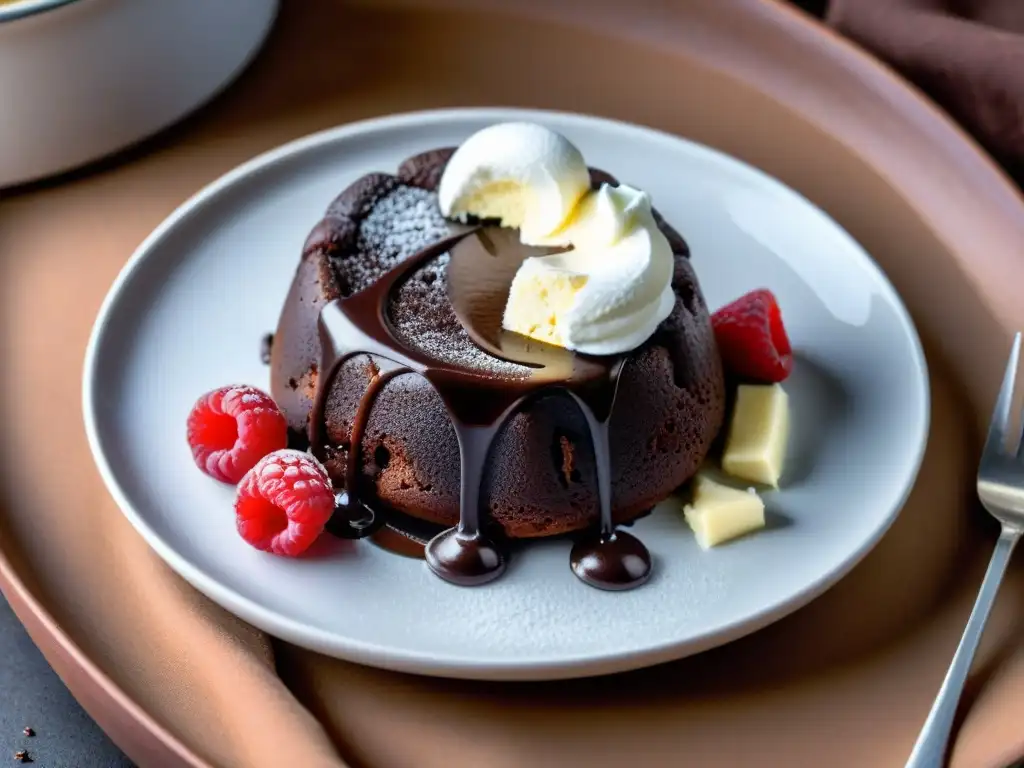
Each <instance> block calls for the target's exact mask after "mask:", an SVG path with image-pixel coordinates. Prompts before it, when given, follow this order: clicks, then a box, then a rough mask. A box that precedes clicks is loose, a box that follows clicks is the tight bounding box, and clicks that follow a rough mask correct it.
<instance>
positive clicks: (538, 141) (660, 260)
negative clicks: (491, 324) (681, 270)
mask: <svg viewBox="0 0 1024 768" xmlns="http://www.w3.org/2000/svg"><path fill="white" fill-rule="evenodd" d="M439 199H440V204H441V212H442V213H443V214H444V215H446V216H451V217H455V218H463V219H464V218H465V217H466V216H468V215H472V216H476V217H479V218H487V219H498V220H500V221H501V223H502V225H503V226H507V227H519V231H520V239H521V240H522V242H524V243H527V244H530V245H569V246H572V249H571V250H569V251H566V252H565V253H559V254H555V255H552V256H538V257H534V258H530V259H527V260H526V261H524V262H523V264H522V266H521V267H520V268H519V271H518V272H517V273H516V275H515V278H514V279H513V281H512V287H511V290H510V291H509V298H508V303H507V304H506V306H505V313H504V318H503V321H502V325H503V326H504V327H505V328H506V329H507V330H510V331H514V332H516V333H521V334H523V335H524V336H529V337H531V338H534V339H538V340H540V341H544V342H547V343H549V344H555V345H558V346H561V347H566V348H568V349H572V350H575V351H577V352H581V353H584V354H591V355H613V354H619V353H622V352H628V351H629V350H632V349H635V348H636V347H638V346H640V345H641V344H643V343H644V342H645V341H646V340H647V339H648V338H650V336H651V335H652V334H653V333H654V331H655V330H656V329H657V327H658V325H659V324H660V323H661V322H662V321H663V320H664V319H665V318H666V317H668V316H669V314H671V312H672V309H673V307H674V306H675V298H676V297H675V293H674V292H673V291H672V285H671V283H672V272H673V268H674V263H673V255H672V249H671V246H670V245H669V243H668V240H667V239H666V238H665V236H664V235H663V234H662V232H661V230H659V229H658V226H657V224H656V223H655V221H654V214H653V212H652V209H651V200H650V197H649V196H648V195H647V193H645V192H642V191H641V190H638V189H634V188H633V187H629V186H626V185H619V186H612V185H609V184H603V185H602V186H601V188H600V189H598V190H596V191H592V190H591V189H590V174H589V171H588V170H587V167H586V164H585V162H584V161H583V155H582V154H581V153H580V151H579V150H578V149H577V148H576V147H575V146H574V145H573V144H572V143H570V142H569V140H568V139H566V138H565V137H564V136H561V135H560V134H558V133H555V132H554V131H551V130H549V129H547V128H544V127H543V126H539V125H533V124H528V123H501V124H498V125H494V126H491V127H489V128H485V129H484V130H482V131H480V132H478V133H476V134H474V135H473V136H471V137H470V138H469V139H468V140H467V141H466V142H465V143H464V144H463V145H462V146H461V147H460V148H459V149H458V150H457V151H456V152H455V154H454V155H453V156H452V159H451V161H450V162H449V164H448V167H447V168H446V169H445V172H444V175H443V176H442V178H441V184H440V189H439Z"/></svg>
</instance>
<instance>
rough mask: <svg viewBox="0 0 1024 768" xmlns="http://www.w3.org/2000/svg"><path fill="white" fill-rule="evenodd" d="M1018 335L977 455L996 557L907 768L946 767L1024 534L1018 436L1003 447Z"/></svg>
mask: <svg viewBox="0 0 1024 768" xmlns="http://www.w3.org/2000/svg"><path fill="white" fill-rule="evenodd" d="M1020 342H1021V335H1020V333H1018V334H1017V335H1016V336H1015V337H1014V339H1013V349H1012V350H1011V351H1010V360H1009V362H1008V363H1007V364H1006V373H1005V374H1004V375H1003V386H1002V387H1001V388H1000V390H999V399H998V400H996V407H995V412H994V413H993V414H992V423H991V424H989V428H988V439H987V440H986V441H985V450H984V451H983V452H982V454H981V465H980V466H979V467H978V498H980V499H981V503H982V505H983V506H984V507H985V509H987V510H988V511H989V512H990V513H991V515H992V516H993V517H994V518H995V519H996V520H998V521H999V523H1000V525H1001V526H1002V530H1001V531H1000V533H999V540H998V541H997V542H996V549H995V552H993V553H992V559H991V560H990V561H989V564H988V570H987V571H986V572H985V580H984V581H983V582H982V583H981V591H980V592H979V593H978V599H977V601H976V602H975V603H974V609H973V610H972V611H971V618H970V619H968V621H967V628H966V629H965V630H964V634H963V637H962V638H960V645H959V646H957V649H956V654H955V655H954V656H953V662H952V664H950V665H949V671H948V672H946V679H945V680H943V681H942V687H941V688H940V689H939V695H938V696H936V697H935V703H934V704H932V711H931V712H929V713H928V719H927V720H925V723H924V727H923V728H922V729H921V734H920V736H918V737H917V743H916V744H914V751H913V752H911V754H910V760H908V761H907V766H906V768H940V766H942V765H943V764H944V763H945V759H946V752H947V750H948V748H949V736H950V733H951V731H952V730H953V718H954V717H955V715H956V709H957V703H958V702H959V700H960V694H961V693H962V692H963V688H964V682H965V681H966V680H967V673H968V672H969V671H970V668H971V661H972V660H973V659H974V653H975V651H976V650H977V649H978V641H979V640H981V634H982V632H983V631H984V630H985V622H986V621H987V620H988V615H989V613H990V612H991V610H992V604H993V603H994V602H995V599H996V593H997V592H998V591H999V585H1000V584H1001V583H1002V581H1003V574H1004V573H1006V565H1007V563H1009V562H1010V554H1011V553H1012V552H1013V548H1014V547H1015V546H1016V545H1017V542H1018V541H1019V540H1020V537H1021V534H1022V533H1024V442H1022V441H1021V434H1020V432H1018V434H1017V435H1016V438H1015V439H1014V441H1013V444H1012V445H1011V446H1009V447H1008V446H1007V442H1008V437H1009V429H1010V411H1011V405H1012V402H1013V384H1014V379H1016V377H1017V363H1018V362H1019V360H1020Z"/></svg>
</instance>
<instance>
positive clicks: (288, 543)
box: [235, 449, 334, 557]
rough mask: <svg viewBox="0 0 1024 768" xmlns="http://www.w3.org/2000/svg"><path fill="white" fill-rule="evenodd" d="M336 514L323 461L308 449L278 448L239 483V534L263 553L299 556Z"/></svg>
mask: <svg viewBox="0 0 1024 768" xmlns="http://www.w3.org/2000/svg"><path fill="white" fill-rule="evenodd" d="M333 512H334V492H333V491H332V490H331V480H330V478H329V477H328V476H327V470H326V469H324V466H323V464H321V463H320V462H319V461H317V460H316V459H315V458H313V457H312V456H310V455H309V454H308V453H303V452H301V451H294V450H287V449H286V450H282V451H274V452H273V453H271V454H269V455H268V456H264V457H263V458H262V459H260V460H259V462H257V464H256V466H255V467H253V468H252V469H250V470H249V471H248V472H247V473H246V475H245V477H243V478H242V482H240V483H239V484H238V494H237V495H236V496H235V517H236V520H237V523H238V532H239V533H240V534H241V535H242V538H243V539H245V540H246V541H247V542H249V543H250V544H252V546H254V547H256V549H261V550H263V551H264V552H273V553H274V554H275V555H285V556H287V557H295V556H297V555H301V554H302V553H303V552H305V551H306V550H307V549H308V548H309V545H310V544H312V543H313V542H314V541H316V538H317V536H319V535H320V533H321V532H322V531H323V529H324V526H325V525H326V524H327V521H328V520H329V519H330V517H331V514H332V513H333Z"/></svg>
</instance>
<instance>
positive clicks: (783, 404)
mask: <svg viewBox="0 0 1024 768" xmlns="http://www.w3.org/2000/svg"><path fill="white" fill-rule="evenodd" d="M788 440H789V397H788V396H787V395H786V391H785V390H784V389H783V388H782V387H780V386H779V385H778V384H772V385H770V386H769V385H762V384H741V385H740V386H739V388H738V390H737V392H736V405H735V407H734V408H733V413H732V423H731V424H730V425H729V435H728V438H727V439H726V443H725V452H724V453H723V454H722V469H723V470H725V472H727V473H728V474H730V475H732V476H733V477H739V478H742V479H744V480H751V481H753V482H755V483H763V484H765V485H770V486H771V487H772V488H778V487H779V477H781V475H782V465H783V462H784V461H785V459H786V443H787V441H788Z"/></svg>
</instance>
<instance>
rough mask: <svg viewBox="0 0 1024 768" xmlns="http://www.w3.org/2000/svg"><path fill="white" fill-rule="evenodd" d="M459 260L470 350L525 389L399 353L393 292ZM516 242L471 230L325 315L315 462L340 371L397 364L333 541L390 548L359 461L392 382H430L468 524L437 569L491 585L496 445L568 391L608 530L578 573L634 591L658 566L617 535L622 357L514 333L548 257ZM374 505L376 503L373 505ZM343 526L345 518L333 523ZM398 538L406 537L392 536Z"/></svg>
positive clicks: (452, 274) (578, 558)
mask: <svg viewBox="0 0 1024 768" xmlns="http://www.w3.org/2000/svg"><path fill="white" fill-rule="evenodd" d="M445 252H449V253H450V261H449V264H448V268H447V283H448V294H449V298H450V300H451V302H452V307H453V308H454V310H455V314H456V315H457V316H458V318H459V320H460V321H461V323H462V324H463V326H464V327H465V328H466V331H467V333H468V334H469V336H470V338H471V339H472V340H473V342H474V343H475V344H476V345H477V346H479V347H480V348H481V349H483V350H484V351H486V352H488V353H489V354H491V355H493V356H494V357H497V358H501V359H504V360H507V361H509V362H512V363H518V364H521V365H523V366H526V367H527V368H528V370H529V373H528V374H526V375H524V376H523V377H521V378H512V377H507V376H501V377H499V376H495V375H494V374H493V373H489V372H487V371H483V370H480V369H476V368H470V367H463V366H460V365H457V364H454V363H447V362H440V361H438V360H435V359H433V358H431V357H430V356H428V355H427V354H425V353H424V352H422V351H420V350H418V349H416V348H415V347H413V346H410V345H408V344H406V343H403V342H402V341H400V340H399V339H398V337H397V334H396V333H395V332H394V329H393V327H392V325H391V321H390V318H389V316H388V307H389V302H390V297H391V296H392V293H393V291H394V290H395V289H396V288H397V287H398V286H399V285H401V283H402V282H403V281H405V280H407V279H408V278H409V277H410V276H411V275H412V274H413V273H414V272H415V271H416V269H417V268H418V267H420V266H421V265H422V264H424V263H425V262H426V261H428V260H429V259H432V258H434V257H437V256H439V255H441V254H442V253H445ZM550 252H551V250H542V249H538V248H534V247H531V246H526V245H523V244H522V243H520V242H519V239H518V236H517V234H516V233H515V232H514V231H512V230H507V229H498V228H481V227H463V228H460V229H459V230H458V231H457V232H456V233H455V234H453V235H452V236H450V237H448V238H445V239H443V240H441V241H438V242H437V243H434V244H433V245H431V246H429V247H427V248H425V249H424V250H422V251H420V252H419V253H417V254H416V255H414V256H412V257H411V258H409V259H407V260H406V261H404V262H402V263H401V264H399V265H398V266H397V267H395V268H394V269H392V270H391V271H390V272H388V273H387V274H385V275H384V276H383V277H382V278H381V279H380V280H378V281H377V282H376V283H375V284H373V285H372V286H370V287H368V288H366V289H365V290H363V291H360V292H358V293H356V294H353V295H352V296H349V297H346V298H342V299H337V300H335V301H332V302H330V303H328V304H326V305H325V306H324V307H323V309H322V310H321V312H320V322H319V332H320V345H321V361H320V368H319V370H320V371H322V372H323V373H324V375H323V376H321V377H320V379H319V383H318V390H317V395H316V398H315V401H314V406H313V412H312V414H311V419H310V424H311V427H310V441H311V444H312V447H313V451H314V453H315V454H317V455H318V456H321V457H322V455H323V450H324V434H323V432H324V405H325V400H326V397H327V392H328V391H329V385H330V382H331V380H332V378H333V376H334V374H335V372H336V371H337V370H338V367H339V366H340V365H341V363H342V362H344V361H345V360H347V359H349V358H350V357H353V356H354V355H359V354H369V355H373V356H375V357H377V358H383V359H385V360H389V361H391V362H392V363H394V364H395V366H396V367H395V368H392V369H390V370H388V371H386V372H378V373H377V375H375V376H374V377H373V378H372V379H371V382H370V385H369V387H368V388H367V390H366V392H365V393H364V395H363V398H362V400H361V401H360V403H359V407H358V409H357V412H356V416H355V418H354V420H353V424H352V433H351V440H350V444H349V445H350V447H349V452H348V463H347V466H346V477H345V482H346V490H345V492H344V493H342V494H339V495H338V501H339V515H340V516H341V518H342V519H341V520H340V521H333V522H334V524H333V525H332V530H333V531H335V532H338V529H339V528H340V529H341V532H340V535H342V536H348V537H350V538H361V537H363V536H367V535H373V536H374V538H375V539H378V540H381V541H382V542H383V541H392V539H393V537H390V536H389V535H388V534H387V531H388V528H387V524H386V521H385V517H386V515H385V514H384V513H380V512H377V511H375V510H374V508H373V507H372V506H370V505H369V504H368V503H366V501H364V500H363V497H362V495H361V491H363V489H362V488H361V485H362V483H361V476H360V473H359V467H360V466H361V459H360V456H359V453H360V446H361V443H362V438H363V435H364V433H365V429H366V423H367V420H368V418H369V414H370V410H371V409H372V405H373V400H374V398H375V397H376V395H377V394H378V393H379V392H380V390H381V388H382V387H383V386H384V384H386V383H387V381H388V380H389V379H390V378H393V377H394V376H396V375H399V374H401V373H409V372H413V373H417V374H419V375H421V376H423V377H424V378H425V379H426V380H427V381H428V382H430V384H431V386H433V388H434V390H435V391H436V392H437V393H438V395H439V396H440V398H441V400H442V402H443V403H444V405H445V408H446V409H447V410H448V414H449V416H450V417H451V420H452V424H453V426H454V428H455V434H456V436H457V438H458V441H459V458H460V462H461V473H462V477H461V492H460V499H459V505H460V506H459V510H460V516H459V524H458V525H457V526H456V527H455V528H450V529H448V530H446V531H443V532H441V533H439V534H437V535H436V536H434V537H433V538H432V539H430V541H428V542H427V543H426V546H425V550H424V557H425V558H426V561H427V564H428V565H429V566H430V568H431V569H432V570H433V571H434V572H435V573H436V574H437V575H438V576H440V577H442V578H443V579H446V580H447V581H450V582H453V583H456V584H461V585H467V586H468V585H476V584H483V583H485V582H488V581H491V580H492V579H494V578H497V577H498V576H499V575H500V574H501V573H502V571H504V569H505V564H506V552H505V548H504V547H503V546H502V542H500V541H498V540H496V539H494V538H492V536H491V535H490V534H489V526H488V525H487V522H488V521H486V520H485V519H482V515H481V507H482V505H481V498H480V496H481V486H482V483H483V479H484V471H485V468H486V466H487V458H488V454H489V453H490V449H491V445H492V444H493V442H494V439H495V437H496V436H497V435H498V433H499V432H500V431H501V429H502V427H503V426H504V425H505V423H506V422H507V421H508V420H509V418H511V417H512V416H514V415H515V413H516V412H518V411H519V410H520V409H521V408H522V407H523V406H524V405H525V404H526V403H527V402H528V401H530V400H531V399H532V398H534V397H537V396H539V395H541V394H548V393H551V392H552V391H560V392H561V393H563V394H564V395H565V396H566V397H569V398H571V399H572V400H573V401H574V402H575V403H576V404H577V406H578V407H579V408H580V411H581V412H582V413H583V416H584V417H585V419H586V422H587V425H588V427H589V430H590V437H591V442H592V444H593V448H594V459H595V464H596V467H597V485H598V488H597V491H598V498H599V500H600V510H599V511H600V515H599V521H600V522H599V526H598V528H597V530H596V531H593V532H591V533H588V534H586V535H585V536H583V537H582V538H580V539H579V540H577V542H576V544H575V545H574V546H573V549H572V553H571V556H570V563H571V566H572V570H573V572H574V573H575V574H576V575H577V576H578V577H579V578H580V579H582V580H583V581H584V582H586V583H587V584H590V585H592V586H595V587H599V588H601V589H609V590H618V589H629V588H632V587H636V586H639V585H640V584H642V583H644V582H645V581H646V580H647V578H648V577H649V576H650V573H651V558H650V555H649V553H648V552H647V549H646V548H645V547H644V545H643V544H642V543H641V542H640V541H639V540H638V539H636V538H635V537H634V536H632V535H630V534H628V533H625V532H623V531H616V530H615V525H614V522H613V520H612V500H611V465H610V459H609V446H608V420H609V417H610V416H611V412H612V406H613V404H614V402H615V394H616V390H617V388H618V381H619V374H620V372H621V371H622V368H623V366H624V365H625V363H626V360H627V358H626V357H625V356H616V357H589V356H585V355H579V354H576V353H573V352H571V351H569V350H567V349H563V348H561V347H555V346H552V345H549V344H544V343H542V342H537V341H534V340H532V339H529V338H527V337H525V336H521V335H519V334H516V333H511V332H509V331H506V330H504V329H503V328H502V326H501V318H502V313H503V312H504V308H505V302H506V299H507V297H508V293H509V288H510V286H511V284H512V278H513V277H514V276H515V274H516V271H517V270H518V269H519V266H520V265H521V264H522V262H523V261H524V260H525V259H527V258H529V257H530V256H537V255H542V254H544V253H550ZM368 500H369V501H372V497H370V498H369V499H368ZM336 517H338V515H336ZM391 533H394V534H396V535H400V531H398V529H397V528H396V529H394V530H392V531H391Z"/></svg>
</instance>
